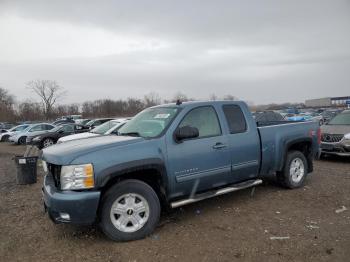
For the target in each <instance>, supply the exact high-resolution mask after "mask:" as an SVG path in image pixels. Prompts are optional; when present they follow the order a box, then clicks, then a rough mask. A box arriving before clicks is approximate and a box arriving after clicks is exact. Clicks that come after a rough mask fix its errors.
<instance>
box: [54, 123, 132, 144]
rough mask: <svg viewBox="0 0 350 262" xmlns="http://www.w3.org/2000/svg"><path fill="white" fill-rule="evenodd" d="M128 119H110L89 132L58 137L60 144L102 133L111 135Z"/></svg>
mask: <svg viewBox="0 0 350 262" xmlns="http://www.w3.org/2000/svg"><path fill="white" fill-rule="evenodd" d="M128 120H129V118H118V119H114V120H111V121H108V122H106V123H104V124H102V125H99V126H98V127H95V128H94V129H92V130H90V131H89V132H85V133H81V134H75V135H70V136H65V137H61V138H60V139H58V142H57V143H59V144H60V143H63V142H68V141H72V140H76V139H82V138H88V137H94V136H101V135H109V134H111V133H113V132H116V131H118V129H119V128H120V127H122V126H123V125H124V124H125V123H126V122H127V121H128Z"/></svg>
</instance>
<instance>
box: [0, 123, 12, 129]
mask: <svg viewBox="0 0 350 262" xmlns="http://www.w3.org/2000/svg"><path fill="white" fill-rule="evenodd" d="M12 127H14V125H13V124H11V123H8V122H0V129H4V130H8V129H11V128H12Z"/></svg>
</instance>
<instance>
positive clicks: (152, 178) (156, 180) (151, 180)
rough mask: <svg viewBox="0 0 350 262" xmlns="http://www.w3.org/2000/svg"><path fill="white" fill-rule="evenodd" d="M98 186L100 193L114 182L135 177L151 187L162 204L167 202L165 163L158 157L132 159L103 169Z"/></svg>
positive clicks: (167, 183)
mask: <svg viewBox="0 0 350 262" xmlns="http://www.w3.org/2000/svg"><path fill="white" fill-rule="evenodd" d="M99 177H100V180H99V183H98V184H99V187H100V188H101V192H102V195H103V194H104V193H105V192H107V191H108V190H109V189H110V188H111V187H112V186H113V185H115V184H116V183H118V182H120V181H123V180H127V179H136V180H140V181H143V182H145V183H146V184H148V185H149V186H151V187H152V188H153V190H154V191H155V192H156V194H157V195H158V197H159V199H160V201H161V203H162V204H164V205H167V204H168V200H167V199H168V197H167V196H168V185H169V181H168V176H167V172H166V168H165V165H164V164H163V162H162V161H161V160H159V159H152V160H140V161H132V162H129V163H123V164H119V165H116V166H112V167H109V168H107V169H105V170H103V171H102V172H101V173H100V175H99Z"/></svg>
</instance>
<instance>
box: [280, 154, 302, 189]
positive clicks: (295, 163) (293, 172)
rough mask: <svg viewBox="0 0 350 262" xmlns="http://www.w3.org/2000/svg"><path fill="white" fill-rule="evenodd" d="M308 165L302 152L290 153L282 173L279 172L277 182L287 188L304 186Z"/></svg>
mask: <svg viewBox="0 0 350 262" xmlns="http://www.w3.org/2000/svg"><path fill="white" fill-rule="evenodd" d="M307 170H308V164H307V160H306V158H305V156H304V154H303V153H302V152H300V151H289V152H288V153H287V157H286V161H285V163H284V167H283V169H282V171H280V172H277V181H278V182H279V184H280V185H281V186H283V187H286V188H290V189H293V188H299V187H302V186H303V185H304V181H305V178H306V175H307ZM299 171H300V172H299Z"/></svg>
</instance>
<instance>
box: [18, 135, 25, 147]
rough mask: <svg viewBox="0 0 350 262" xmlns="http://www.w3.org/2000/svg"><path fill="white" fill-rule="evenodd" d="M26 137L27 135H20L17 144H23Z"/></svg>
mask: <svg viewBox="0 0 350 262" xmlns="http://www.w3.org/2000/svg"><path fill="white" fill-rule="evenodd" d="M26 139H27V137H25V136H21V137H20V138H19V139H18V144H19V145H25V144H26Z"/></svg>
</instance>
